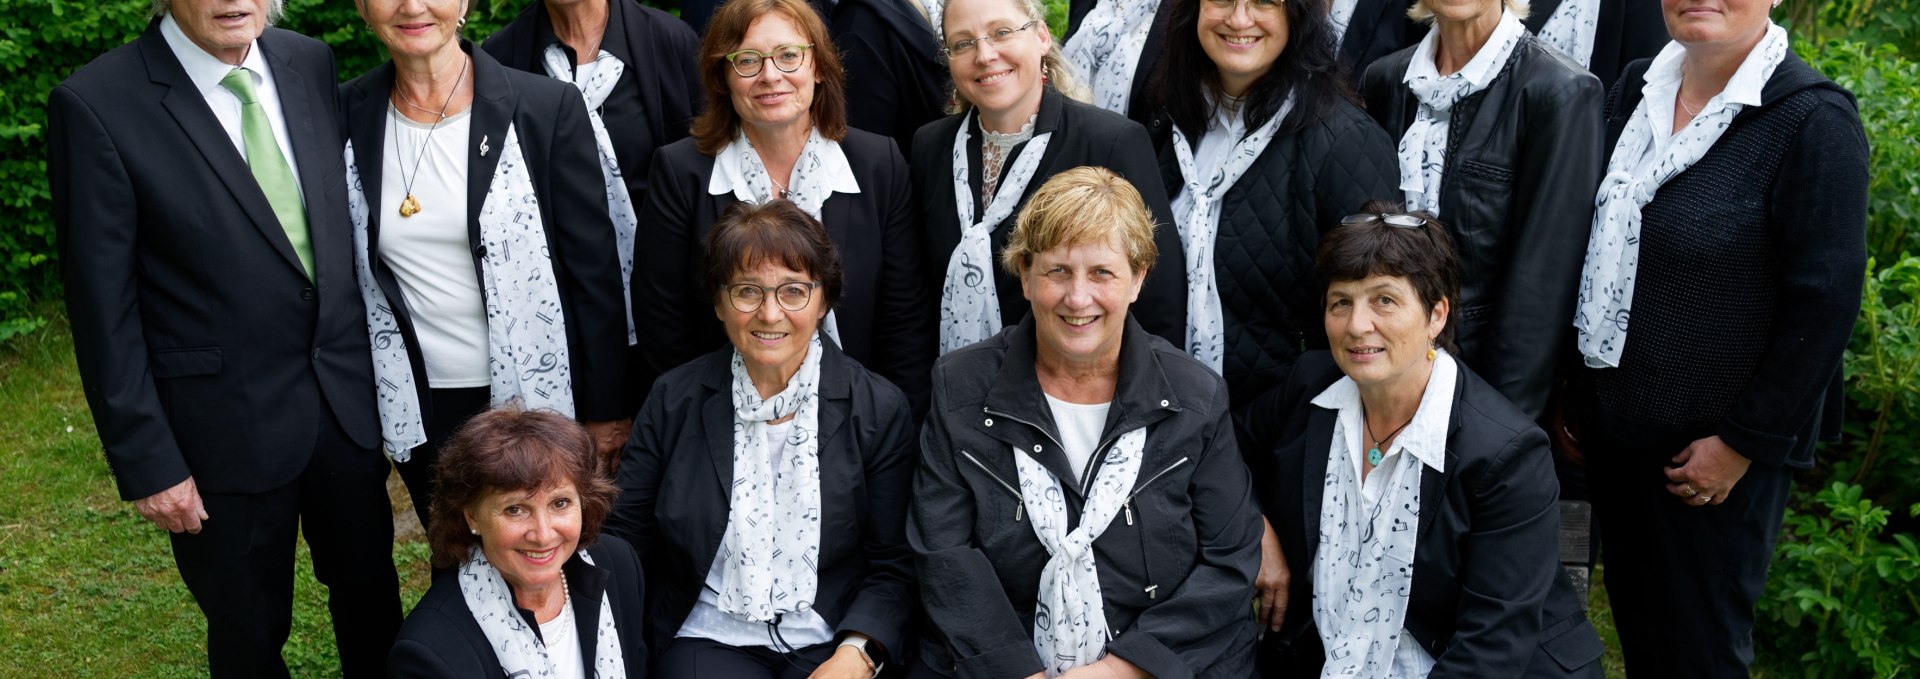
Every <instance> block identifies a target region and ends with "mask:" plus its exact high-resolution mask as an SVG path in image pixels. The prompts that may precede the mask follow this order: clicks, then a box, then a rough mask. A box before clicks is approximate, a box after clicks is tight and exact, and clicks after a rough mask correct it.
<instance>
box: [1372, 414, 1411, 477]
mask: <svg viewBox="0 0 1920 679" xmlns="http://www.w3.org/2000/svg"><path fill="white" fill-rule="evenodd" d="M1360 424H1361V425H1362V426H1364V427H1366V429H1367V438H1369V439H1373V446H1372V447H1370V448H1367V464H1370V465H1373V466H1375V467H1378V466H1380V460H1381V458H1383V457H1385V456H1384V455H1381V454H1380V442H1381V441H1389V440H1392V439H1393V437H1395V436H1398V435H1399V434H1400V430H1402V429H1406V428H1407V425H1409V424H1413V418H1411V417H1409V418H1407V421H1406V422H1403V423H1401V424H1400V426H1399V427H1395V428H1394V430H1393V431H1390V432H1387V435H1386V437H1385V438H1374V436H1373V423H1372V422H1368V421H1367V415H1366V413H1361V414H1360Z"/></svg>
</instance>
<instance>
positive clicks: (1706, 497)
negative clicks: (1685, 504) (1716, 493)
mask: <svg viewBox="0 0 1920 679" xmlns="http://www.w3.org/2000/svg"><path fill="white" fill-rule="evenodd" d="M1712 501H1713V496H1712V495H1702V496H1700V504H1706V503H1709V502H1712Z"/></svg>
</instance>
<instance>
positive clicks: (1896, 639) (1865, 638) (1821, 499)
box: [1756, 481, 1920, 677]
mask: <svg viewBox="0 0 1920 679" xmlns="http://www.w3.org/2000/svg"><path fill="white" fill-rule="evenodd" d="M1813 504H1814V508H1813V510H1812V511H1805V510H1802V511H1795V510H1791V509H1790V510H1788V511H1787V518H1786V532H1787V534H1788V539H1783V540H1782V541H1781V544H1780V548H1779V549H1778V550H1776V551H1775V552H1774V560H1773V568H1772V572H1771V574H1770V575H1771V578H1770V579H1769V580H1768V582H1767V592H1766V596H1765V597H1764V598H1763V599H1762V601H1761V606H1760V611H1761V630H1760V632H1759V633H1758V634H1756V636H1757V637H1758V638H1761V639H1764V640H1766V641H1767V642H1768V643H1767V644H1766V645H1767V646H1768V647H1770V648H1769V650H1771V651H1772V653H1773V654H1775V655H1779V656H1784V657H1787V658H1791V659H1792V660H1793V664H1792V665H1791V666H1792V667H1794V668H1795V673H1796V674H1801V675H1803V676H1809V677H1860V676H1877V677H1894V676H1910V675H1912V674H1913V673H1914V672H1915V671H1916V670H1917V669H1920V599H1917V598H1916V597H1915V592H1916V587H1917V586H1920V582H1916V581H1920V544H1916V543H1915V541H1914V539H1913V536H1911V535H1906V534H1901V533H1896V534H1894V535H1893V536H1892V540H1891V541H1888V540H1884V539H1882V538H1881V532H1882V531H1884V530H1885V529H1886V527H1887V519H1888V517H1890V516H1891V515H1892V514H1893V512H1891V511H1890V510H1888V509H1886V508H1885V507H1880V506H1878V505H1875V504H1874V503H1873V501H1871V500H1868V499H1866V498H1864V497H1862V492H1861V489H1860V486H1856V485H1851V484H1846V483H1840V482H1837V481H1836V482H1834V484H1833V485H1832V486H1830V487H1828V488H1826V489H1825V490H1822V491H1820V493H1819V494H1818V495H1816V496H1814V498H1813ZM1907 513H1908V515H1909V516H1920V504H1915V505H1913V506H1912V507H1910V508H1909V509H1908V512H1907Z"/></svg>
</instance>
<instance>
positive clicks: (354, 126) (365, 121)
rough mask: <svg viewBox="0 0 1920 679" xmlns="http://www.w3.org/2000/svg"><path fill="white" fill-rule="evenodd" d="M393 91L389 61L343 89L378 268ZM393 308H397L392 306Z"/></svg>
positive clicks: (372, 255) (369, 252) (369, 253)
mask: <svg viewBox="0 0 1920 679" xmlns="http://www.w3.org/2000/svg"><path fill="white" fill-rule="evenodd" d="M392 92H393V62H391V61H389V62H386V63H384V64H381V65H379V66H375V67H374V69H373V70H371V71H368V72H367V74H366V75H363V76H360V77H359V78H358V79H356V80H354V83H353V86H351V87H348V88H346V97H347V102H346V104H347V130H348V136H349V137H351V138H352V140H353V164H354V166H355V167H356V168H357V169H359V171H360V191H361V193H362V194H364V195H365V197H366V200H367V258H368V261H370V262H373V263H374V267H375V268H376V269H378V268H379V267H380V257H379V253H380V217H381V214H382V213H381V211H380V181H381V170H382V169H383V168H384V167H385V164H384V163H383V162H382V161H383V160H384V159H383V158H382V155H381V154H383V153H385V151H386V143H387V125H388V124H389V123H388V121H387V98H388V97H389V96H391V93H392ZM396 311H397V309H396Z"/></svg>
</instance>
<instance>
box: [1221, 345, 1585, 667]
mask: <svg viewBox="0 0 1920 679" xmlns="http://www.w3.org/2000/svg"><path fill="white" fill-rule="evenodd" d="M1459 365H1460V373H1459V379H1458V380H1457V381H1456V383H1455V385H1454V392H1453V414H1452V417H1451V419H1450V422H1449V425H1448V427H1447V455H1446V462H1445V466H1446V471H1445V472H1435V471H1433V470H1432V469H1424V470H1423V473H1422V474H1421V475H1420V526H1419V533H1420V534H1419V537H1418V541H1417V542H1416V543H1415V545H1414V558H1413V593H1412V598H1411V599H1410V600H1409V601H1408V602H1407V613H1406V629H1407V631H1408V632H1410V633H1412V634H1413V638H1414V640H1415V641H1418V642H1419V643H1420V645H1421V647H1423V648H1425V649H1426V651H1427V652H1428V653H1430V654H1432V656H1433V658H1434V660H1435V661H1436V662H1437V664H1436V665H1435V666H1434V668H1433V673H1432V674H1431V675H1429V676H1430V677H1434V678H1436V679H1437V678H1439V677H1521V676H1524V677H1540V678H1546V677H1595V678H1597V677H1601V676H1604V675H1603V673H1602V671H1601V667H1600V654H1601V653H1602V652H1603V650H1604V648H1603V647H1602V646H1601V645H1600V638H1599V637H1598V636H1597V635H1596V634H1595V633H1594V631H1593V626H1592V625H1590V624H1588V623H1587V617H1586V612H1585V605H1584V604H1583V603H1582V602H1581V601H1580V600H1579V598H1578V596H1577V595H1576V594H1575V593H1574V590H1573V585H1572V584H1571V583H1570V582H1569V581H1568V580H1567V575H1566V571H1564V570H1562V569H1561V567H1560V558H1559V554H1560V542H1559V529H1560V509H1559V499H1560V485H1559V483H1558V482H1557V481H1556V480H1555V477H1554V475H1553V456H1552V454H1551V453H1550V452H1549V451H1548V449H1547V435H1546V433H1545V432H1542V431H1540V428H1539V427H1537V426H1534V424H1533V420H1532V418H1530V417H1528V416H1527V415H1526V414H1525V413H1522V412H1520V411H1519V409H1517V408H1514V407H1513V404H1512V403H1511V402H1509V401H1507V399H1506V397H1504V396H1501V395H1500V393H1499V392H1497V391H1494V389H1493V388H1492V387H1491V386H1489V385H1488V384H1487V383H1486V382H1485V381H1483V380H1481V379H1480V377H1479V376H1478V375H1475V374H1473V371H1472V370H1469V369H1468V368H1467V367H1466V365H1465V364H1464V363H1461V364H1459ZM1343 376H1344V375H1343V374H1342V373H1341V372H1340V368H1339V366H1338V365H1336V364H1335V363H1334V362H1333V357H1332V356H1331V355H1329V354H1328V353H1327V352H1324V351H1313V352H1308V353H1307V354H1306V355H1305V356H1302V357H1300V361H1299V362H1297V363H1295V364H1294V371H1293V374H1292V375H1291V376H1289V378H1288V380H1287V381H1286V382H1284V383H1282V384H1281V385H1280V386H1279V387H1277V388H1275V389H1274V390H1273V391H1271V392H1268V393H1267V394H1266V395H1265V396H1262V397H1260V399H1259V400H1257V401H1255V402H1253V403H1252V404H1249V406H1248V407H1247V408H1245V409H1243V410H1241V411H1239V412H1237V413H1235V417H1234V419H1235V422H1236V429H1237V430H1238V438H1239V441H1240V447H1241V450H1243V451H1244V452H1245V454H1246V458H1247V464H1248V466H1249V467H1250V468H1251V469H1252V470H1253V479H1254V489H1255V492H1256V493H1258V494H1259V497H1260V503H1261V505H1262V506H1263V507H1265V511H1266V515H1267V521H1268V522H1269V523H1271V524H1272V525H1273V531H1274V533H1275V534H1277V535H1279V537H1280V546H1281V549H1282V550H1284V551H1285V552H1286V558H1287V567H1288V568H1289V569H1291V570H1292V572H1293V581H1292V584H1291V586H1290V587H1289V593H1288V602H1289V603H1288V604H1287V619H1286V622H1285V623H1284V624H1283V625H1282V627H1281V630H1280V633H1279V634H1269V635H1267V637H1266V639H1265V640H1264V641H1263V642H1262V644H1261V663H1262V669H1263V670H1264V671H1266V672H1267V673H1268V675H1269V676H1309V677H1310V676H1316V675H1318V674H1319V673H1320V666H1321V664H1322V663H1323V662H1324V661H1325V659H1326V654H1325V652H1324V650H1323V649H1322V646H1321V643H1320V636H1319V631H1318V630H1317V628H1316V627H1315V626H1314V621H1313V575H1312V573H1313V560H1314V553H1315V550H1317V549H1318V547H1319V542H1320V503H1321V500H1322V497H1323V494H1324V492H1325V490H1326V484H1325V478H1326V473H1327V459H1328V451H1329V450H1331V449H1332V443H1333V428H1334V425H1335V423H1336V421H1337V420H1338V418H1339V412H1338V411H1335V410H1328V409H1325V408H1321V407H1319V406H1316V405H1313V403H1312V401H1313V398H1314V397H1315V396H1319V395H1320V392H1322V391H1325V390H1326V388H1327V387H1329V386H1331V385H1332V384H1333V383H1334V382H1337V381H1339V380H1340V378H1341V377H1343Z"/></svg>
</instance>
